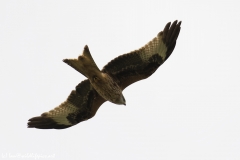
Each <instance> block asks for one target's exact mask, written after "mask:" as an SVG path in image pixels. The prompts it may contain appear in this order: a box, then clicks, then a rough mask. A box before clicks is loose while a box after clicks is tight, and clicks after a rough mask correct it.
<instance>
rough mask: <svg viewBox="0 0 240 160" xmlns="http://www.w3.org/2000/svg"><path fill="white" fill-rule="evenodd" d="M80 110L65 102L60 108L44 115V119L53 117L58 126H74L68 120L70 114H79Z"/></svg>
mask: <svg viewBox="0 0 240 160" xmlns="http://www.w3.org/2000/svg"><path fill="white" fill-rule="evenodd" d="M78 110H79V108H77V107H75V106H74V105H73V104H71V103H70V102H68V101H65V102H63V103H62V104H61V105H60V106H58V107H56V108H54V109H53V110H51V111H49V112H45V113H43V114H42V116H43V117H51V118H52V119H53V120H54V121H56V122H57V123H58V124H64V125H72V123H70V122H69V121H68V119H67V116H68V115H69V114H70V113H76V112H78Z"/></svg>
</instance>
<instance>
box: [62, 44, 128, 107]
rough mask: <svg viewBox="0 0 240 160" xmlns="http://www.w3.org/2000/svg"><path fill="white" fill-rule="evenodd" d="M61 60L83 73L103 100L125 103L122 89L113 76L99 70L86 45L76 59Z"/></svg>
mask: <svg viewBox="0 0 240 160" xmlns="http://www.w3.org/2000/svg"><path fill="white" fill-rule="evenodd" d="M63 61H64V62H65V63H67V64H68V65H70V66H71V67H73V68H74V69H76V70H77V71H79V72H80V73H82V74H83V75H85V76H86V77H87V78H88V79H89V81H90V83H91V85H92V87H93V88H94V89H95V90H96V91H97V93H98V94H99V95H100V96H102V97H103V98H104V99H105V100H108V101H110V102H112V103H115V104H124V105H125V104H126V102H125V98H124V97H123V95H122V89H121V88H120V87H119V85H118V83H117V82H116V80H114V79H113V77H111V76H110V75H108V74H107V73H103V72H101V71H100V70H99V68H98V67H97V65H96V63H95V62H94V60H93V58H92V56H91V53H90V51H89V48H88V46H87V45H86V46H85V47H84V50H83V53H82V55H80V56H79V57H78V59H64V60H63Z"/></svg>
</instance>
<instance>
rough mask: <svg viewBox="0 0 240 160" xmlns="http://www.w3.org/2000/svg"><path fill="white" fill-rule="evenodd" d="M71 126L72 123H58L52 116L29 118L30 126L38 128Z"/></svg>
mask: <svg viewBox="0 0 240 160" xmlns="http://www.w3.org/2000/svg"><path fill="white" fill-rule="evenodd" d="M68 127H71V125H63V124H58V123H57V122H55V121H54V120H53V119H52V118H50V117H43V116H39V117H33V118H31V119H29V120H28V128H38V129H64V128H68Z"/></svg>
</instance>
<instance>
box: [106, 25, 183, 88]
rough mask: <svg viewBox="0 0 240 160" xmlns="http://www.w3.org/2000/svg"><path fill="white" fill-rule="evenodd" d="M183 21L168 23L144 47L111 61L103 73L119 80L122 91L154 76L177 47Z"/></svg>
mask: <svg viewBox="0 0 240 160" xmlns="http://www.w3.org/2000/svg"><path fill="white" fill-rule="evenodd" d="M180 25H181V21H180V22H177V21H174V22H173V23H172V25H171V23H170V22H169V23H167V24H166V26H165V28H164V30H163V31H161V32H160V33H159V34H158V35H157V37H155V38H154V39H153V40H152V41H150V42H149V43H148V44H146V45H145V46H144V47H142V48H140V49H138V50H135V51H132V52H130V53H127V54H123V55H121V56H119V57H117V58H115V59H113V60H112V61H110V62H109V63H108V64H107V65H106V66H104V68H103V69H102V72H105V73H108V74H110V75H111V76H112V77H115V78H116V80H118V82H119V85H120V86H121V88H122V89H124V88H126V87H127V86H129V85H131V84H132V83H134V82H136V81H139V80H142V79H145V78H147V77H149V76H150V75H152V74H153V73H154V72H155V71H156V70H157V68H158V67H159V66H160V65H161V64H163V62H165V61H166V60H167V59H168V57H169V56H170V55H171V53H172V51H173V50H174V47H175V45H176V40H177V38H178V35H179V32H180V29H181V27H180Z"/></svg>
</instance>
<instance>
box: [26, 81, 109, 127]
mask: <svg viewBox="0 0 240 160" xmlns="http://www.w3.org/2000/svg"><path fill="white" fill-rule="evenodd" d="M104 102H105V100H104V99H103V98H102V97H101V96H99V94H98V93H97V92H96V91H95V90H94V89H93V87H92V86H91V84H90V82H89V80H84V81H82V82H81V83H79V84H78V85H77V86H76V90H73V91H72V92H71V94H70V95H69V96H68V98H67V100H66V101H65V102H63V103H62V104H60V105H59V106H58V107H56V108H54V109H53V110H50V111H49V112H45V113H43V114H42V115H41V116H38V117H33V118H31V119H29V120H28V121H29V122H28V127H29V128H39V129H64V128H68V127H71V126H73V125H75V124H77V123H79V122H81V121H85V120H87V119H90V118H92V117H93V116H94V115H95V113H96V112H97V110H98V108H99V107H100V106H101V105H102V103H104Z"/></svg>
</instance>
